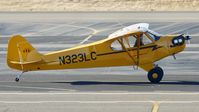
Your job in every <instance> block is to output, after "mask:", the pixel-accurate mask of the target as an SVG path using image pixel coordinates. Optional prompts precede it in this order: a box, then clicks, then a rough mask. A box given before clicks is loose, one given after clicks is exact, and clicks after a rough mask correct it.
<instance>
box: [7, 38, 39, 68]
mask: <svg viewBox="0 0 199 112" xmlns="http://www.w3.org/2000/svg"><path fill="white" fill-rule="evenodd" d="M40 61H42V55H41V54H39V53H38V52H37V50H36V49H35V48H34V47H33V46H32V45H31V44H30V43H29V42H28V41H27V40H26V39H25V38H24V37H22V36H20V35H16V36H13V37H11V39H10V40H9V43H8V53H7V63H8V66H9V67H11V68H15V69H19V70H23V65H25V64H31V63H37V62H40Z"/></svg>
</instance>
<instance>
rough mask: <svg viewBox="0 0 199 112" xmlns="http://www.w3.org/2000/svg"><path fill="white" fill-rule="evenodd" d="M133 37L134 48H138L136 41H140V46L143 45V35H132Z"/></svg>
mask: <svg viewBox="0 0 199 112" xmlns="http://www.w3.org/2000/svg"><path fill="white" fill-rule="evenodd" d="M134 37H135V38H136V41H135V44H134V47H137V46H138V39H140V46H142V45H144V43H143V33H142V34H140V35H134Z"/></svg>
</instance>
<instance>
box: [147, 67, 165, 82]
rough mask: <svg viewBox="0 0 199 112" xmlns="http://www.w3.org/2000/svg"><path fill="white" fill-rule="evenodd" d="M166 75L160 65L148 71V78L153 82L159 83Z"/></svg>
mask: <svg viewBox="0 0 199 112" xmlns="http://www.w3.org/2000/svg"><path fill="white" fill-rule="evenodd" d="M163 76H164V71H163V70H162V68H160V67H155V68H153V69H152V70H150V71H149V72H148V79H149V81H150V82H151V83H159V82H160V81H161V80H162V78H163Z"/></svg>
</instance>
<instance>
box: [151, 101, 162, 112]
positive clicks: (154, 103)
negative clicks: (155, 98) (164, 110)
mask: <svg viewBox="0 0 199 112" xmlns="http://www.w3.org/2000/svg"><path fill="white" fill-rule="evenodd" d="M159 107H160V104H159V103H158V102H153V108H152V111H151V112H158V110H159Z"/></svg>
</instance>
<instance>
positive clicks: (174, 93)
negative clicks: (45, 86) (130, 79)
mask: <svg viewBox="0 0 199 112" xmlns="http://www.w3.org/2000/svg"><path fill="white" fill-rule="evenodd" d="M19 87H20V86H19ZM52 89H56V88H52ZM61 90H62V89H61ZM63 90H67V89H63ZM0 95H199V92H78V93H77V92H68V91H67V93H66V92H44V93H42V92H23V93H21V92H5V93H4V92H1V93H0Z"/></svg>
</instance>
